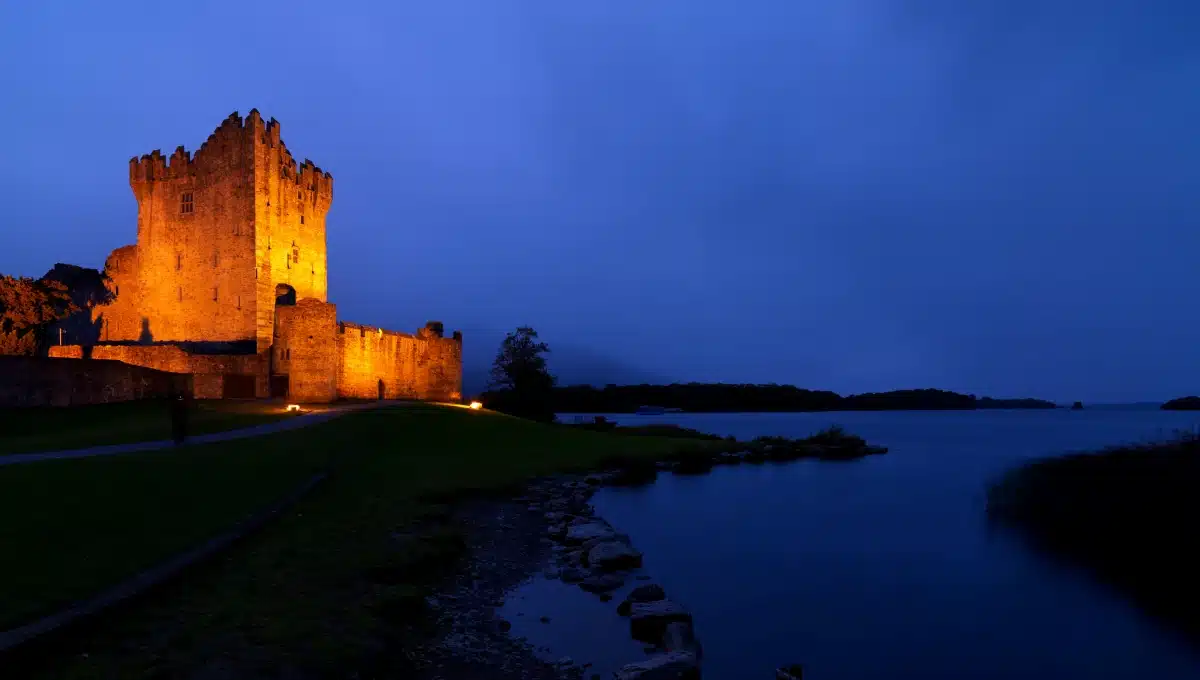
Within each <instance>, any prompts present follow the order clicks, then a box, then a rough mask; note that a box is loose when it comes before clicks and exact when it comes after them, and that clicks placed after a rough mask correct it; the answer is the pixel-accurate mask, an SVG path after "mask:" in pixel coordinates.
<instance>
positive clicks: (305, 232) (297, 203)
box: [95, 110, 333, 352]
mask: <svg viewBox="0 0 1200 680" xmlns="http://www.w3.org/2000/svg"><path fill="white" fill-rule="evenodd" d="M129 184H130V187H131V188H132V189H133V194H134V196H135V197H136V198H137V202H138V230H137V245H133V246H125V247H122V248H118V249H117V250H115V251H113V253H112V254H111V255H110V256H109V258H108V260H107V262H106V264H105V269H106V270H107V271H108V273H109V275H110V276H111V277H112V282H113V285H114V287H115V288H116V292H117V299H116V301H115V302H114V303H113V304H112V305H108V306H106V307H102V308H99V309H97V310H96V312H95V314H96V320H97V322H98V323H99V324H100V339H101V341H102V342H114V341H141V342H161V341H176V342H177V341H205V342H236V341H254V343H255V349H256V351H257V352H263V351H264V350H266V349H268V348H269V347H270V345H271V344H272V336H273V333H274V322H275V301H276V296H277V295H278V294H281V293H288V294H291V293H293V292H294V297H295V299H297V300H300V299H309V298H311V299H316V300H319V301H321V302H326V301H327V293H328V291H327V280H328V279H327V271H326V250H325V216H326V214H327V213H328V212H329V206H330V204H331V203H332V201H333V178H332V177H331V176H330V175H329V173H323V172H321V170H320V168H318V167H317V166H316V165H314V164H313V163H312V162H311V161H308V160H305V161H304V162H303V163H301V164H299V166H297V164H296V161H295V160H294V158H293V157H292V154H291V153H290V152H289V151H288V149H287V146H286V145H285V144H284V143H283V140H282V139H280V136H279V123H278V122H276V121H275V120H274V119H271V120H270V121H267V122H264V121H263V120H262V117H261V116H259V113H258V111H257V110H252V111H250V114H249V115H248V116H246V118H245V120H243V119H242V117H241V116H239V115H238V114H237V112H234V113H233V114H231V115H230V116H229V117H228V118H226V119H225V121H224V122H222V123H221V125H220V126H219V127H217V129H216V131H215V132H213V134H212V135H210V136H209V138H208V140H207V141H206V142H204V143H203V144H202V145H201V146H200V148H199V149H198V150H197V151H196V153H195V154H194V156H193V155H190V154H189V153H188V152H187V151H185V150H184V148H183V147H182V146H181V147H179V148H177V149H176V150H175V153H174V154H172V155H171V156H170V158H169V159H168V158H167V157H165V156H163V155H162V153H161V152H160V151H158V150H155V151H154V152H152V153H150V154H147V155H144V156H142V157H141V158H133V159H131V160H130V161H129Z"/></svg>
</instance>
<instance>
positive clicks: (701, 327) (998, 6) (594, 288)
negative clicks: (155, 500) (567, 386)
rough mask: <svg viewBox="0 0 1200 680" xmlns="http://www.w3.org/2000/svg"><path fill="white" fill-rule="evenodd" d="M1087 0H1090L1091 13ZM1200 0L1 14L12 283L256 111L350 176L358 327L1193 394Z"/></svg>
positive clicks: (912, 380) (575, 348) (1019, 384)
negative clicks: (529, 334) (133, 169)
mask: <svg viewBox="0 0 1200 680" xmlns="http://www.w3.org/2000/svg"><path fill="white" fill-rule="evenodd" d="M1081 12H1082V13H1081ZM1197 36H1200V3H1197V2H1195V0H1119V1H1117V0H1109V1H1106V0H1095V1H1093V2H1087V3H1084V2H1079V1H1078V0H969V1H968V0H893V1H888V0H652V1H649V0H592V1H591V2H580V1H575V2H564V1H563V0H544V1H543V0H537V1H534V0H504V1H498V0H473V1H467V0H438V1H437V2H415V1H411V0H392V1H369V0H337V1H336V2H329V1H328V0H322V1H320V2H303V1H297V0H291V1H289V2H273V1H267V0H254V1H252V2H221V3H217V2H161V1H159V0H154V1H146V2H142V1H136V2H135V1H132V0H111V1H101V0H74V1H67V0H39V1H38V2H20V1H17V0H14V1H12V2H4V3H0V67H2V68H0V93H2V95H0V96H2V97H3V102H4V104H5V105H4V106H0V129H2V130H3V132H2V133H0V158H2V160H3V162H2V163H0V202H2V203H3V205H4V210H3V217H0V221H2V224H0V271H2V272H5V273H9V274H23V275H30V276H39V275H41V274H42V273H44V272H45V270H47V269H48V268H49V267H50V266H51V265H53V264H54V263H55V262H57V261H65V262H72V263H76V264H81V265H87V266H94V267H99V266H102V264H103V261H104V258H105V256H106V255H107V254H108V252H109V251H110V250H112V249H113V248H115V247H117V246H120V245H123V244H126V243H131V242H133V240H134V238H135V230H136V204H135V202H134V199H133V195H132V193H131V192H130V190H129V187H128V174H127V165H126V163H127V161H128V159H129V157H130V156H134V155H140V154H142V153H146V152H149V151H151V150H152V149H155V148H161V149H163V150H164V151H165V152H167V153H169V152H170V151H171V150H172V149H174V148H175V147H176V146H177V145H179V144H184V145H186V146H187V148H188V149H189V150H194V149H196V148H197V147H198V146H199V145H200V143H201V142H202V141H203V140H204V139H205V138H206V137H207V136H208V135H209V133H210V132H212V130H213V128H215V127H216V126H217V124H218V123H220V122H221V120H222V119H223V118H224V117H226V116H227V115H228V114H229V113H230V112H231V111H234V110H237V111H239V112H241V113H242V114H243V115H245V114H246V113H247V112H248V111H249V110H250V109H251V108H254V107H257V108H258V109H259V110H260V111H261V112H262V113H263V115H264V116H265V117H272V116H273V117H275V118H277V119H279V120H280V122H281V124H282V131H283V137H284V139H285V141H286V142H287V144H288V147H289V148H290V149H291V150H292V152H293V153H294V154H295V155H296V156H297V158H305V157H307V158H311V159H313V161H314V162H316V163H317V164H318V165H320V166H321V167H322V169H325V170H328V171H329V172H331V173H332V174H333V176H334V202H333V208H332V210H331V211H330V214H329V222H328V224H329V233H328V246H329V267H330V277H329V283H330V299H331V301H333V302H336V303H337V304H338V309H339V315H340V316H341V317H342V318H344V319H347V320H353V321H358V322H362V323H369V324H377V325H384V326H387V327H392V328H397V329H401V330H410V331H411V330H413V329H415V328H416V327H417V326H419V325H420V324H422V323H423V322H424V321H426V320H427V319H440V320H442V321H444V322H445V323H446V325H447V328H448V329H453V328H458V329H462V330H463V331H464V332H465V334H466V341H465V342H466V347H465V351H466V355H467V362H468V366H467V369H468V374H469V375H470V376H471V377H470V378H469V380H468V382H469V384H468V389H470V388H471V387H476V386H478V385H477V384H475V385H473V384H470V383H472V382H477V379H476V378H474V376H475V375H477V374H478V373H480V372H481V371H482V370H484V369H485V368H486V366H485V365H486V363H487V362H488V361H489V360H490V358H491V355H492V354H493V353H494V351H495V348H496V346H497V344H498V342H499V340H500V338H501V337H502V336H503V332H504V331H505V330H509V329H511V328H513V327H515V326H516V325H518V324H531V325H533V326H534V327H536V328H537V329H538V330H539V331H540V332H541V334H542V337H543V339H545V340H546V341H547V342H549V343H550V345H551V347H552V348H553V349H555V350H557V351H556V352H555V354H554V355H553V356H552V363H551V366H552V368H554V369H556V370H557V371H558V372H559V373H560V377H561V378H562V379H563V380H564V381H565V382H574V381H577V380H599V381H602V382H603V381H612V382H628V381H641V380H652V381H658V380H668V381H669V380H681V381H682V380H698V381H726V382H789V383H795V384H798V385H801V386H805V387H812V388H821V389H833V390H836V391H838V392H842V393H850V392H861V391H867V390H885V389H894V388H904V387H926V386H936V387H942V388H946V389H954V390H958V391H964V392H974V393H977V394H990V395H994V396H1037V397H1044V398H1050V399H1057V400H1074V399H1082V400H1084V401H1124V400H1140V399H1163V398H1168V397H1172V396H1178V395H1180V394H1185V393H1197V392H1200V312H1198V311H1197V310H1196V307H1197V302H1196V293H1197V289H1198V287H1200V286H1198V284H1200V279H1198V276H1197V261H1198V258H1200V132H1198V129H1197V128H1198V126H1200V38H1198V37H1197Z"/></svg>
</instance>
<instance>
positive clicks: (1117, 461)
mask: <svg viewBox="0 0 1200 680" xmlns="http://www.w3.org/2000/svg"><path fill="white" fill-rule="evenodd" d="M1198 490H1200V440H1197V439H1195V438H1186V439H1181V440H1179V441H1176V442H1168V443H1164V444H1157V445H1149V446H1136V447H1125V448H1119V449H1112V450H1109V451H1103V452H1100V453H1095V454H1080V455H1070V456H1063V457H1060V458H1052V459H1047V460H1041V461H1035V462H1033V463H1029V464H1027V465H1025V466H1023V467H1021V468H1018V469H1017V470H1015V471H1014V472H1013V473H1011V474H1010V475H1008V476H1007V477H1006V478H1005V479H1004V480H1003V481H1001V482H1000V483H998V484H997V485H995V486H994V487H992V489H990V491H989V498H988V511H989V514H991V515H992V517H993V518H995V519H997V520H999V521H1000V522H1002V523H1004V524H1007V525H1010V526H1013V527H1015V528H1016V529H1018V530H1019V531H1020V533H1021V534H1022V535H1024V536H1026V537H1027V538H1028V539H1029V540H1030V541H1031V542H1032V543H1033V544H1034V545H1035V546H1037V547H1038V548H1040V549H1041V550H1043V551H1045V552H1046V553H1047V554H1049V555H1051V556H1053V557H1055V558H1058V559H1061V560H1064V561H1066V562H1069V563H1071V564H1074V565H1077V566H1079V567H1082V568H1084V569H1086V570H1088V571H1090V572H1092V573H1093V574H1095V575H1096V576H1097V577H1098V578H1099V579H1100V580H1101V581H1102V582H1105V583H1107V584H1109V585H1111V586H1113V587H1114V588H1116V589H1117V590H1118V591H1119V592H1121V593H1123V594H1125V595H1127V596H1129V597H1130V598H1131V599H1132V600H1133V601H1135V602H1137V603H1138V604H1139V605H1140V606H1141V607H1142V608H1143V609H1145V610H1146V611H1147V612H1149V613H1151V614H1154V615H1156V616H1157V617H1158V618H1160V619H1161V620H1163V621H1165V622H1167V623H1169V624H1171V625H1172V627H1174V628H1175V629H1177V630H1179V631H1181V632H1183V633H1184V634H1185V635H1187V636H1188V637H1189V638H1190V639H1191V641H1192V642H1193V643H1197V644H1200V588H1197V586H1196V582H1197V578H1198V575H1200V552H1197V551H1196V550H1195V546H1193V545H1192V543H1193V542H1194V541H1193V540H1192V536H1193V535H1194V533H1195V528H1196V526H1197V525H1198V524H1200V491H1198Z"/></svg>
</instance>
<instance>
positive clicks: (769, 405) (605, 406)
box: [480, 383, 1057, 413]
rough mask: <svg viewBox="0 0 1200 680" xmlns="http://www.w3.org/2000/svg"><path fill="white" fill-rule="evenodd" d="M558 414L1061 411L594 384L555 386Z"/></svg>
mask: <svg viewBox="0 0 1200 680" xmlns="http://www.w3.org/2000/svg"><path fill="white" fill-rule="evenodd" d="M480 399H481V400H482V401H483V402H484V403H485V404H487V405H488V407H489V408H498V409H500V410H503V406H504V404H505V403H506V402H507V401H508V396H507V393H505V392H503V391H498V392H485V393H483V394H482V395H481V396H480ZM550 401H551V403H552V404H553V408H554V411H556V412H558V413H632V412H634V411H636V410H637V409H638V408H640V407H642V406H652V407H661V408H677V409H681V410H683V411H689V412H709V413H711V412H722V411H723V412H743V413H746V412H771V411H924V410H928V411H934V410H938V411H941V410H973V409H1002V408H1029V409H1034V408H1057V405H1056V404H1054V403H1053V402H1049V401H1043V400H1041V399H991V398H989V397H983V398H979V397H976V396H975V395H973V394H959V393H957V392H948V391H946V390H935V389H924V390H895V391H892V392H869V393H866V394H855V395H851V396H848V397H843V396H841V395H839V394H837V393H836V392H829V391H825V390H806V389H802V388H799V387H795V386H793V385H729V384H724V383H685V384H672V385H608V386H607V387H604V388H595V387H592V386H590V385H573V386H570V387H555V388H553V391H552V393H551V396H550Z"/></svg>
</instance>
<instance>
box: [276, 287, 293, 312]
mask: <svg viewBox="0 0 1200 680" xmlns="http://www.w3.org/2000/svg"><path fill="white" fill-rule="evenodd" d="M295 304H296V289H295V288H292V287H291V286H289V285H288V284H286V283H281V284H279V285H278V286H275V306H276V307H278V306H279V305H287V306H292V305H295Z"/></svg>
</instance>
